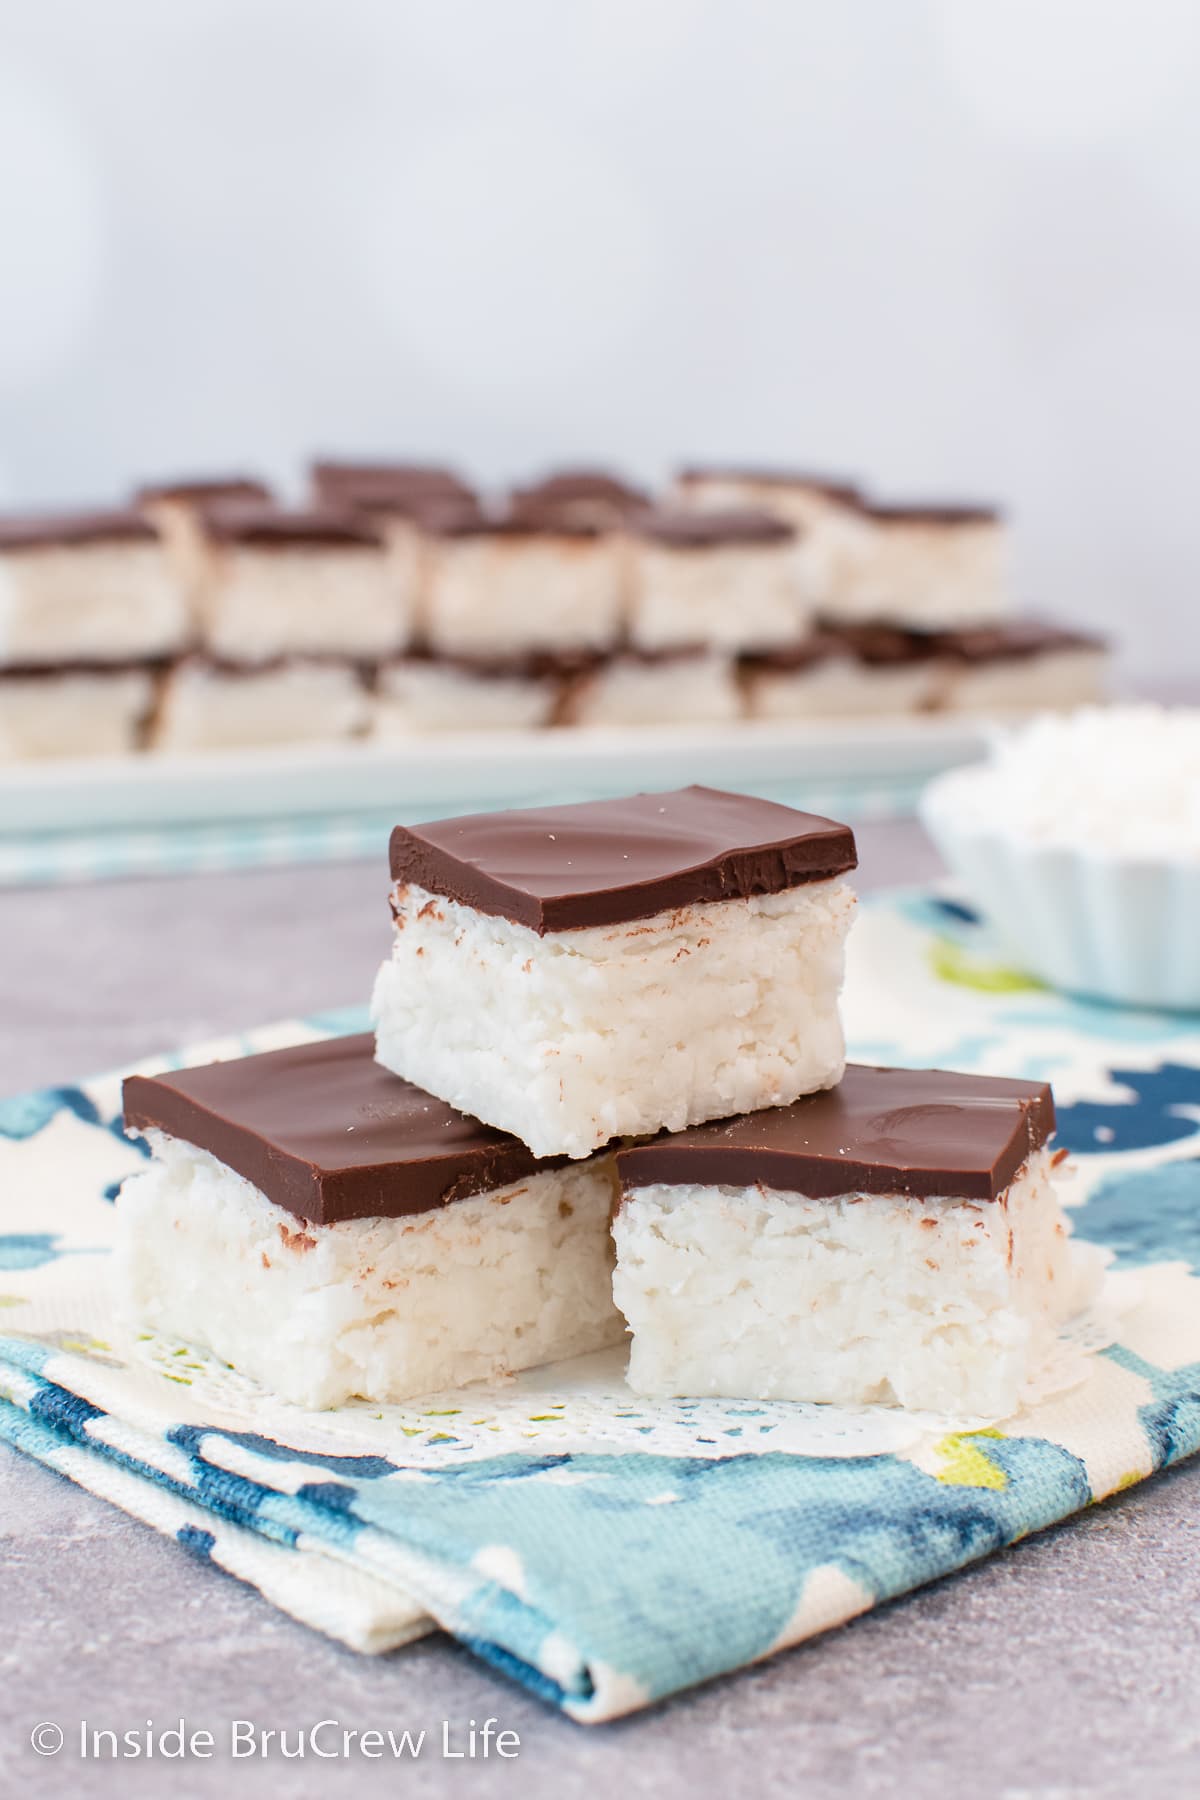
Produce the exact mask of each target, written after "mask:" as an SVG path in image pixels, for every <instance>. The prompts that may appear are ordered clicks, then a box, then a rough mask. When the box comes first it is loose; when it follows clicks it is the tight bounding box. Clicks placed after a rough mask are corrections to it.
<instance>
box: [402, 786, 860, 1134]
mask: <svg viewBox="0 0 1200 1800" xmlns="http://www.w3.org/2000/svg"><path fill="white" fill-rule="evenodd" d="M855 861H856V858H855V851H854V836H853V833H852V832H851V831H850V829H849V827H848V826H846V825H837V824H834V823H833V822H832V821H831V820H829V819H821V818H816V817H814V816H813V815H812V814H811V813H802V812H794V811H793V810H792V809H791V808H790V807H787V806H778V805H776V804H774V803H773V802H771V801H767V800H754V799H750V798H749V797H748V796H745V795H741V794H724V793H719V792H717V791H715V790H714V789H712V788H703V787H690V788H684V789H682V790H680V791H679V792H677V793H667V794H637V795H634V796H633V797H632V798H629V799H624V800H596V801H590V802H587V803H585V804H582V805H579V806H558V807H546V808H543V809H535V810H531V811H521V812H501V813H489V814H477V815H474V816H472V817H468V818H462V819H445V820H441V821H438V822H437V823H434V824H429V825H414V826H405V825H401V826H398V827H397V828H396V830H395V831H394V832H393V833H392V844H391V866H392V877H393V880H394V882H395V886H394V889H393V892H392V913H393V916H394V919H395V924H396V930H395V938H394V943H393V949H392V955H391V958H390V959H389V961H387V962H386V963H384V965H383V967H382V969H381V970H380V972H379V977H378V979H377V981H376V984H375V997H374V1004H373V1015H374V1019H375V1024H376V1029H377V1045H378V1051H377V1053H378V1056H379V1060H380V1062H381V1063H383V1064H384V1066H385V1067H386V1068H389V1069H393V1070H394V1071H395V1072H396V1073H397V1074H398V1075H403V1076H405V1077H407V1078H408V1079H409V1080H416V1079H419V1080H420V1082H421V1085H422V1086H423V1087H427V1088H430V1089H431V1090H432V1091H433V1092H434V1093H436V1094H440V1095H441V1097H442V1098H443V1099H444V1100H447V1101H449V1102H450V1103H451V1105H453V1106H457V1107H461V1108H462V1110H463V1111H464V1112H470V1113H472V1114H473V1115H474V1116H475V1117H476V1118H479V1119H486V1120H487V1122H488V1123H489V1124H490V1125H496V1126H499V1127H500V1128H501V1129H502V1130H505V1131H511V1132H513V1133H515V1135H516V1136H517V1137H519V1138H521V1140H522V1141H523V1142H524V1143H526V1144H528V1145H529V1147H530V1149H531V1150H533V1151H534V1152H535V1153H536V1154H537V1155H538V1156H557V1155H566V1156H572V1157H578V1156H586V1155H588V1154H589V1152H591V1151H592V1150H594V1149H595V1148H596V1147H597V1146H598V1145H600V1144H604V1143H606V1142H607V1141H608V1140H609V1139H610V1138H613V1137H619V1136H622V1135H625V1134H633V1133H640V1132H651V1131H658V1130H660V1129H662V1128H663V1127H666V1128H667V1129H668V1130H673V1131H674V1130H680V1129H681V1128H682V1127H683V1126H685V1125H688V1124H695V1123H698V1122H699V1121H700V1120H703V1119H713V1118H724V1117H725V1116H726V1115H728V1114H730V1113H735V1112H741V1111H744V1110H746V1109H748V1108H752V1107H759V1106H775V1105H782V1104H784V1103H786V1102H788V1101H790V1100H794V1099H795V1098H796V1097H797V1095H799V1094H805V1093H810V1092H812V1091H813V1090H814V1089H815V1088H822V1087H829V1086H830V1085H831V1084H832V1083H833V1082H835V1081H837V1080H838V1078H839V1076H840V1075H841V1072H842V1067H843V1061H844V1054H845V1052H844V1045H843V1038H842V1024H841V1017H840V1014H839V1010H838V996H839V992H840V989H841V985H842V965H843V945H844V940H845V936H846V932H847V930H848V928H849V925H850V920H851V917H852V915H853V911H854V895H853V893H852V891H851V890H850V888H849V887H848V886H847V885H846V883H845V882H844V881H843V880H842V879H841V878H842V876H843V875H844V874H845V873H846V872H847V871H848V870H850V869H852V868H853V867H854V866H855Z"/></svg>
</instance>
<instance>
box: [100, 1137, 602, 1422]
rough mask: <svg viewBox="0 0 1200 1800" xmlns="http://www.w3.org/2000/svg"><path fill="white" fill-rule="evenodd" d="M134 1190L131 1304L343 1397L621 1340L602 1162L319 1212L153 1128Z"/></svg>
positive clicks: (296, 1382) (125, 1259)
mask: <svg viewBox="0 0 1200 1800" xmlns="http://www.w3.org/2000/svg"><path fill="white" fill-rule="evenodd" d="M147 1135H148V1137H149V1138H150V1141H151V1144H152V1147H153V1150H154V1158H153V1160H152V1161H151V1162H150V1163H149V1164H148V1166H147V1167H146V1168H145V1169H144V1170H142V1171H141V1172H139V1173H138V1174H136V1175H134V1176H131V1177H130V1179H129V1180H128V1181H127V1182H126V1183H125V1185H124V1187H123V1188H122V1189H121V1193H120V1197H119V1200H118V1203H117V1247H116V1257H115V1263H114V1272H115V1278H116V1282H117V1288H118V1298H119V1304H120V1309H121V1312H122V1315H123V1317H124V1318H125V1319H126V1320H127V1321H128V1323H129V1324H130V1325H131V1326H135V1327H137V1328H140V1329H143V1330H144V1329H150V1330H153V1331H158V1332H163V1333H166V1334H169V1335H170V1336H172V1337H176V1338H181V1339H183V1340H184V1341H185V1342H188V1343H193V1344H197V1345H200V1346H201V1347H202V1348H204V1349H207V1350H211V1351H212V1352H213V1353H214V1354H215V1355H216V1356H218V1357H220V1358H221V1359H222V1361H224V1362H227V1363H231V1364H232V1365H233V1367H234V1368H235V1369H237V1370H238V1371H239V1372H240V1373H241V1374H243V1375H248V1376H250V1377H252V1378H253V1379H254V1380H255V1381H258V1382H261V1383H262V1385H263V1386H264V1387H267V1388H270V1389H271V1390H272V1391H273V1392H275V1393H277V1394H281V1395H282V1396H283V1397H284V1398H285V1399H287V1400H292V1401H294V1402H295V1403H296V1404H297V1405H298V1406H308V1407H330V1406H338V1405H340V1404H341V1403H342V1402H344V1401H346V1400H348V1399H350V1398H351V1397H352V1396H355V1395H358V1396H361V1397H362V1398H363V1399H367V1400H377V1401H387V1400H404V1399H409V1398H411V1397H412V1396H413V1395H416V1394H424V1393H432V1392H434V1391H435V1390H437V1389H440V1388H446V1387H456V1386H458V1385H459V1384H461V1383H462V1382H466V1381H477V1380H481V1379H486V1378H492V1377H495V1376H499V1375H503V1374H506V1373H508V1372H510V1371H513V1370H516V1369H525V1368H530V1367H532V1366H534V1365H535V1364H537V1363H542V1362H551V1361H556V1360H557V1359H559V1358H560V1357H567V1356H576V1355H582V1354H583V1353H584V1352H586V1351H592V1350H600V1349H604V1348H605V1347H607V1346H608V1345H610V1344H614V1343H618V1342H619V1341H620V1339H621V1337H622V1335H623V1326H622V1322H621V1319H620V1316H619V1314H618V1313H617V1311H616V1309H615V1307H614V1306H613V1302H612V1288H611V1270H612V1248H611V1240H610V1238H609V1230H608V1217H609V1209H610V1204H611V1192H612V1190H611V1179H610V1173H609V1165H608V1164H607V1163H606V1162H604V1161H603V1160H599V1161H596V1162H592V1163H588V1164H585V1165H583V1166H581V1167H572V1166H568V1167H566V1168H564V1169H559V1170H549V1171H544V1172H541V1173H538V1174H536V1175H531V1176H530V1177H528V1178H527V1179H526V1180H525V1181H519V1182H514V1183H512V1184H511V1185H510V1186H508V1187H502V1188H495V1189H493V1190H492V1191H491V1192H489V1193H485V1194H477V1195H475V1196H473V1197H472V1198H470V1199H466V1200H457V1201H453V1202H452V1203H451V1204H450V1205H448V1206H444V1207H441V1208H439V1209H438V1210H437V1211H434V1212H424V1213H416V1214H414V1215H413V1216H412V1217H410V1218H403V1219H350V1220H347V1221H345V1222H344V1223H342V1224H337V1225H311V1224H308V1223H306V1222H305V1221H304V1220H301V1219H297V1218H296V1217H295V1216H294V1215H293V1214H291V1213H289V1212H285V1211H284V1210H283V1209H282V1208H281V1207H278V1206H276V1205H274V1204H273V1202H271V1201H270V1200H268V1199H266V1197H265V1196H264V1195H263V1194H262V1193H260V1192H259V1190H258V1189H257V1188H256V1187H253V1186H252V1185H251V1183H250V1182H248V1181H245V1180H243V1179H242V1177H241V1176H240V1175H237V1174H235V1173H234V1171H233V1170H232V1169H229V1168H226V1166H225V1165H224V1164H223V1163H221V1162H218V1161H217V1159H216V1158H215V1157H213V1156H210V1155H209V1154H208V1153H207V1152H206V1151H203V1150H198V1149H196V1148H195V1147H194V1146H193V1145H191V1144H187V1143H183V1142H182V1141H181V1140H179V1139H178V1138H173V1137H170V1136H168V1135H167V1134H165V1133H163V1132H150V1133H148V1134H147Z"/></svg>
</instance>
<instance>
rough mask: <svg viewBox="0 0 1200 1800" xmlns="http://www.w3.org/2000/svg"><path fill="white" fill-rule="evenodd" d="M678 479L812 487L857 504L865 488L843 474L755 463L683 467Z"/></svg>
mask: <svg viewBox="0 0 1200 1800" xmlns="http://www.w3.org/2000/svg"><path fill="white" fill-rule="evenodd" d="M675 479H676V481H677V482H679V483H681V484H682V485H683V486H684V487H692V486H694V485H698V484H699V483H701V482H705V481H748V482H753V483H755V484H756V485H757V486H760V487H778V488H811V489H812V491H813V492H814V493H816V494H823V495H824V496H825V498H826V499H828V500H837V501H841V502H842V503H843V504H844V505H847V506H857V505H858V503H859V501H860V499H861V498H862V489H861V488H860V487H859V486H858V484H857V483H856V482H853V481H847V480H846V479H845V478H844V477H842V476H833V475H813V474H810V473H806V472H805V471H804V470H801V469H772V468H762V467H760V466H756V465H755V464H753V463H748V464H744V465H741V464H737V463H712V464H709V465H707V466H700V467H696V466H693V467H691V468H686V469H680V470H679V471H678V473H677V474H676V477H675Z"/></svg>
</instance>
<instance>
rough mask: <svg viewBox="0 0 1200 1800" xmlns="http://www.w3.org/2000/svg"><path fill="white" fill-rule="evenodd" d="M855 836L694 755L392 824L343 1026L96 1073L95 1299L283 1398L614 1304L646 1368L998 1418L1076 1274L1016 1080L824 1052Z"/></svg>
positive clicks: (582, 1331)
mask: <svg viewBox="0 0 1200 1800" xmlns="http://www.w3.org/2000/svg"><path fill="white" fill-rule="evenodd" d="M855 864H856V853H855V845H854V839H853V835H852V833H851V832H850V830H849V829H848V828H847V827H846V826H843V825H839V824H835V823H833V822H832V821H830V820H828V819H822V818H817V817H814V816H813V815H811V814H807V813H800V812H795V811H793V810H792V809H791V808H789V807H784V806H779V805H775V804H773V803H770V802H766V801H762V800H756V799H750V798H747V797H744V796H741V795H737V794H730V793H721V792H717V791H714V790H712V789H707V788H699V787H692V788H686V789H684V790H682V791H679V792H675V793H664V794H643V795H638V796H636V797H634V798H632V799H626V800H618V801H600V802H593V803H589V804H584V805H579V806H567V807H559V808H553V809H544V810H536V811H518V812H509V813H500V814H491V815H477V816H474V817H468V818H460V819H452V820H446V821H442V822H439V823H435V824H430V825H422V826H419V827H405V826H401V827H398V828H397V829H396V831H395V832H394V833H393V836H392V843H391V874H392V881H393V886H392V890H391V908H392V915H393V918H394V922H395V931H394V942H393V949H392V954H391V956H390V958H389V959H388V960H387V961H386V962H385V963H384V965H383V967H382V969H381V970H380V973H379V976H378V980H377V984H376V988H375V995H374V1007H373V1014H374V1022H375V1026H376V1031H375V1035H374V1036H373V1037H372V1036H371V1035H369V1034H366V1035H362V1036H358V1037H349V1038H340V1039H338V1038H335V1039H326V1040H323V1041H316V1042H310V1043H306V1044H303V1045H301V1046H299V1047H296V1048H288V1049H282V1050H276V1051H271V1052H268V1053H266V1054H264V1055H259V1056H255V1057H251V1058H248V1059H245V1060H242V1061H233V1062H222V1063H216V1064H211V1065H209V1066H207V1067H202V1068H193V1069H187V1070H180V1071H176V1070H172V1071H171V1072H169V1073H163V1074H157V1075H154V1074H151V1075H138V1076H133V1077H131V1078H129V1079H128V1080H127V1081H126V1083H125V1096H124V1098H125V1122H126V1129H127V1130H128V1131H129V1132H130V1133H132V1134H140V1135H141V1136H143V1137H144V1139H145V1141H146V1144H147V1146H148V1148H149V1151H150V1160H149V1161H148V1163H147V1164H145V1165H144V1167H143V1168H142V1169H141V1170H140V1171H139V1172H138V1173H136V1174H135V1175H133V1176H131V1177H130V1178H129V1179H128V1180H127V1181H126V1182H125V1184H124V1186H123V1188H122V1190H121V1193H120V1197H119V1203H118V1220H119V1228H118V1243H119V1248H118V1255H117V1259H116V1264H117V1268H118V1271H119V1280H120V1288H121V1310H122V1313H123V1315H124V1316H125V1318H126V1319H127V1320H128V1322H129V1324H130V1326H131V1327H132V1328H133V1329H134V1330H136V1331H140V1332H142V1333H147V1332H148V1333H149V1334H151V1336H152V1337H154V1335H155V1334H157V1335H158V1337H159V1338H161V1336H162V1335H163V1334H166V1335H168V1336H169V1337H170V1338H171V1339H173V1340H175V1341H176V1342H178V1341H182V1342H184V1343H189V1344H192V1345H195V1346H200V1347H202V1348H206V1349H207V1350H208V1351H210V1352H212V1353H214V1354H215V1355H216V1356H217V1357H218V1358H220V1359H223V1360H224V1361H225V1362H226V1363H228V1364H230V1365H231V1366H232V1367H233V1368H234V1369H235V1370H237V1371H239V1372H240V1373H241V1374H242V1375H244V1376H247V1377H250V1378H253V1379H255V1380H257V1381H259V1382H260V1383H262V1384H264V1385H265V1386H266V1387H268V1388H269V1389H272V1390H274V1391H275V1392H276V1393H277V1394H280V1395H282V1396H284V1397H285V1398H287V1399H289V1400H291V1401H293V1402H296V1403H298V1404H300V1405H304V1406H308V1407H316V1408H321V1407H331V1406H337V1405H340V1404H342V1403H344V1402H345V1401H347V1400H349V1399H351V1398H352V1397H355V1396H358V1397H361V1398H362V1399H364V1400H370V1401H374V1402H387V1401H399V1400H404V1399H407V1398H412V1397H413V1396H416V1395H420V1394H426V1393H434V1392H438V1391H442V1390H444V1389H447V1388H453V1387H456V1386H458V1385H459V1384H461V1383H463V1382H469V1381H474V1380H479V1379H487V1378H494V1377H498V1376H502V1375H504V1374H506V1373H509V1372H512V1371H515V1370H518V1369H522V1368H528V1367H532V1366H534V1365H537V1364H539V1363H546V1362H551V1361H557V1360H559V1359H561V1358H565V1357H571V1356H575V1355H580V1354H583V1353H585V1352H593V1351H597V1350H601V1349H603V1348H605V1347H608V1346H612V1345H616V1344H619V1343H620V1342H621V1341H622V1338H623V1337H624V1335H625V1333H626V1331H628V1333H629V1334H630V1335H631V1338H632V1346H631V1358H630V1362H629V1369H628V1380H629V1383H630V1385H631V1386H632V1387H633V1388H634V1389H635V1390H636V1391H637V1392H639V1393H642V1394H647V1395H659V1396H668V1395H692V1396H698V1395H723V1396H734V1397H738V1398H745V1399H754V1400H797V1401H813V1402H818V1401H826V1402H835V1403H846V1404H851V1403H859V1402H876V1403H885V1404H899V1405H903V1406H907V1407H913V1408H919V1409H935V1410H940V1411H945V1410H948V1411H952V1412H956V1413H959V1414H961V1413H963V1412H966V1413H969V1414H983V1415H986V1416H988V1417H996V1418H1003V1417H1007V1416H1008V1415H1010V1414H1011V1413H1012V1412H1013V1411H1014V1410H1015V1409H1016V1408H1017V1407H1018V1405H1019V1403H1020V1400H1021V1396H1022V1392H1023V1390H1024V1388H1025V1384H1026V1383H1027V1381H1028V1379H1029V1378H1030V1376H1031V1374H1032V1373H1033V1372H1034V1371H1035V1370H1036V1368H1037V1366H1038V1365H1039V1364H1040V1362H1041V1361H1042V1359H1043V1358H1044V1356H1045V1354H1046V1352H1047V1350H1048V1349H1049V1347H1050V1346H1051V1345H1052V1343H1053V1341H1054V1339H1055V1336H1056V1332H1057V1328H1058V1326H1059V1324H1060V1323H1061V1321H1063V1320H1064V1319H1065V1318H1067V1317H1068V1316H1070V1315H1071V1314H1072V1313H1074V1312H1076V1311H1077V1310H1078V1309H1079V1308H1080V1306H1081V1305H1082V1304H1084V1303H1085V1301H1086V1300H1087V1299H1088V1298H1089V1297H1090V1286H1089V1284H1091V1285H1094V1273H1093V1274H1089V1273H1088V1272H1087V1266H1086V1265H1084V1264H1082V1263H1079V1262H1077V1255H1078V1253H1073V1250H1072V1246H1071V1245H1070V1243H1069V1240H1068V1236H1067V1227H1066V1223H1065V1221H1064V1217H1063V1214H1062V1211H1061V1209H1060V1204H1059V1200H1058V1198H1057V1197H1056V1193H1055V1186H1054V1179H1053V1171H1054V1169H1055V1166H1056V1163H1057V1162H1058V1160H1059V1157H1060V1156H1061V1155H1063V1154H1065V1152H1059V1153H1058V1154H1057V1155H1056V1154H1055V1153H1054V1152H1053V1151H1052V1150H1051V1148H1050V1146H1049V1140H1050V1138H1051V1135H1052V1133H1053V1130H1054V1108H1053V1101H1052V1098H1051V1094H1050V1090H1049V1088H1047V1087H1045V1086H1043V1085H1040V1084H1038V1083H1028V1082H1023V1081H1010V1080H1001V1079H993V1078H985V1077H979V1076H970V1075H959V1074H949V1073H946V1072H944V1071H939V1070H931V1069H890V1068H874V1067H867V1066H861V1065H850V1066H847V1065H846V1063H845V1060H844V1043H843V1035H842V1023H841V1018H840V1010H839V995H840V989H841V983H842V971H843V950H844V943H845V938H846V934H847V931H848V929H849V926H850V923H851V919H852V916H853V913H854V907H855V897H854V894H853V891H852V890H851V888H850V887H849V885H848V884H847V881H846V876H847V874H848V872H849V871H850V870H852V869H853V868H854V867H855Z"/></svg>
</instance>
